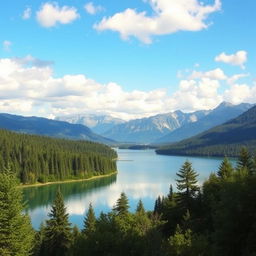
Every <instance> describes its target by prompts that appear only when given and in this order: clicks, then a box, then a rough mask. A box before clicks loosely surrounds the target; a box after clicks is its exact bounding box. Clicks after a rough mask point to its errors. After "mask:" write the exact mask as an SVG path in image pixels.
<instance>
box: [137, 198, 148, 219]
mask: <svg viewBox="0 0 256 256" xmlns="http://www.w3.org/2000/svg"><path fill="white" fill-rule="evenodd" d="M136 213H137V214H141V215H144V214H145V213H146V211H145V208H144V205H143V203H142V201H141V199H140V200H139V202H138V205H137V208H136Z"/></svg>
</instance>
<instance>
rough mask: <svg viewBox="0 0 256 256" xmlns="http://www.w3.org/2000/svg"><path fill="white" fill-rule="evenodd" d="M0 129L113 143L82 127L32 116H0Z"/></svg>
mask: <svg viewBox="0 0 256 256" xmlns="http://www.w3.org/2000/svg"><path fill="white" fill-rule="evenodd" d="M0 128H1V129H7V130H11V131H16V132H20V133H27V134H38V135H44V136H50V137H58V138H67V139H75V140H89V141H95V142H101V143H106V144H111V143H113V141H112V140H110V139H107V138H104V137H102V136H100V135H98V134H95V133H93V132H92V131H91V130H90V129H89V128H88V127H86V126H84V125H80V124H70V123H68V122H63V121H55V120H51V119H47V118H41V117H34V116H33V117H24V116H18V115H10V114H0Z"/></svg>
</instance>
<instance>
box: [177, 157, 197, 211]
mask: <svg viewBox="0 0 256 256" xmlns="http://www.w3.org/2000/svg"><path fill="white" fill-rule="evenodd" d="M177 176H178V179H177V180H176V181H177V189H178V191H179V192H178V194H177V201H178V204H179V205H180V206H181V208H183V209H185V210H187V209H188V210H191V207H192V204H193V199H194V198H195V196H196V193H197V192H198V191H199V187H198V185H197V177H198V174H197V173H196V172H195V171H194V170H193V168H192V164H191V163H190V162H189V161H186V162H185V163H184V164H183V165H182V167H181V169H180V170H179V172H178V173H177Z"/></svg>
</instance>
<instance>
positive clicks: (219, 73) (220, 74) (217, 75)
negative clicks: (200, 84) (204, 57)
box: [190, 68, 227, 80]
mask: <svg viewBox="0 0 256 256" xmlns="http://www.w3.org/2000/svg"><path fill="white" fill-rule="evenodd" d="M190 78H191V79H197V78H210V79H216V80H226V79H227V76H226V75H225V73H224V71H223V70H222V69H220V68H216V69H214V70H210V71H207V72H201V71H193V72H192V74H191V76H190Z"/></svg>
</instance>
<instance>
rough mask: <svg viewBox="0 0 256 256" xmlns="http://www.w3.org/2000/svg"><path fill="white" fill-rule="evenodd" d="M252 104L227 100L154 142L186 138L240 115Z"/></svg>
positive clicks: (167, 141) (168, 141) (175, 140)
mask: <svg viewBox="0 0 256 256" xmlns="http://www.w3.org/2000/svg"><path fill="white" fill-rule="evenodd" d="M252 106H253V105H252V104H249V103H241V104H239V105H233V104H231V103H228V102H222V103H221V104H220V105H219V106H218V107H217V108H215V109H213V110H212V111H211V112H210V113H209V114H208V115H206V116H204V117H203V118H201V119H199V120H198V121H197V122H191V123H188V124H185V125H184V126H181V127H180V128H178V129H176V130H174V131H172V132H170V133H168V134H167V135H165V136H163V137H161V138H160V139H158V140H156V141H155V143H159V144H160V143H170V142H177V141H181V140H183V139H187V138H189V137H192V136H194V135H196V134H199V133H201V132H203V131H206V130H208V129H210V128H212V127H214V126H217V125H220V124H223V123H225V122H227V121H228V120H231V119H233V118H235V117H237V116H239V115H241V114H242V113H244V112H245V111H247V110H248V109H250V108H251V107H252Z"/></svg>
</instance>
